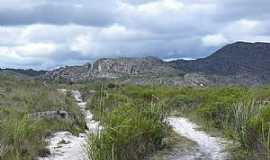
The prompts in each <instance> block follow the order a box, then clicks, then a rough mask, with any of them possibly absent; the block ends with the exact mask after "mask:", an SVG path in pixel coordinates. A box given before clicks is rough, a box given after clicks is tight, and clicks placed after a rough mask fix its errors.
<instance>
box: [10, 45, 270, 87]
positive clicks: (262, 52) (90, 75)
mask: <svg viewBox="0 0 270 160" xmlns="http://www.w3.org/2000/svg"><path fill="white" fill-rule="evenodd" d="M8 70H11V71H14V72H16V73H21V74H24V75H28V76H40V77H42V79H46V80H56V81H63V82H79V81H92V80H99V79H114V80H119V81H121V82H123V83H136V84H152V83H158V84H173V85H199V86H206V85H227V84H241V85H242V84H243V85H258V84H265V83H270V43H262V42H257V43H249V42H236V43H232V44H228V45H226V46H224V47H222V48H221V49H219V50H217V51H216V52H214V53H213V54H212V55H210V56H208V57H206V58H201V59H197V60H174V61H169V62H167V61H163V60H161V59H159V58H156V57H143V58H130V57H122V58H102V59H99V60H97V61H96V62H94V63H93V64H90V63H88V64H85V65H81V66H67V67H61V68H58V69H55V70H52V71H48V72H46V73H45V71H33V70H13V69H8ZM44 73H45V74H44Z"/></svg>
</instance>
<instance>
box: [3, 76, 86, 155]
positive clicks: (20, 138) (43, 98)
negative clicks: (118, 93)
mask: <svg viewBox="0 0 270 160" xmlns="http://www.w3.org/2000/svg"><path fill="white" fill-rule="evenodd" d="M57 110H65V111H67V112H68V113H70V115H71V117H73V118H71V119H70V120H61V119H58V120H57V119H47V118H38V119H34V118H30V117H29V116H28V115H29V114H31V113H36V112H44V111H57ZM84 126H85V122H84V120H83V116H82V115H81V113H80V111H79V109H78V107H77V106H76V104H75V103H74V102H73V97H71V95H70V94H67V95H64V94H62V93H59V92H57V91H56V90H55V89H54V88H50V87H48V86H44V85H43V84H42V83H41V82H38V81H34V80H15V79H13V78H8V77H6V76H5V77H0V159H3V160H32V159H33V158H34V157H37V156H42V155H43V156H44V155H46V154H48V150H46V149H45V147H46V145H47V144H46V142H45V138H46V137H47V136H49V135H50V134H51V133H53V132H55V131H58V130H68V131H71V132H72V133H74V134H78V133H79V132H81V131H83V130H84V128H85V127H84Z"/></svg>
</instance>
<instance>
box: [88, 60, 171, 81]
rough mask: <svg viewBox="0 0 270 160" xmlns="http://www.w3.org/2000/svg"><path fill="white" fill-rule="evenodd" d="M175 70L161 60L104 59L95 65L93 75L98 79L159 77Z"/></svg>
mask: <svg viewBox="0 0 270 160" xmlns="http://www.w3.org/2000/svg"><path fill="white" fill-rule="evenodd" d="M172 70H174V69H173V68H171V67H170V66H168V65H167V64H166V63H164V62H163V61H162V60H161V59H158V58H155V57H144V58H103V59H99V60H97V61H96V62H95V63H94V65H93V70H92V73H93V74H94V75H95V76H96V77H103V78H109V77H113V78H117V77H121V76H142V75H144V76H147V75H148V76H159V75H160V74H164V73H169V72H170V71H172Z"/></svg>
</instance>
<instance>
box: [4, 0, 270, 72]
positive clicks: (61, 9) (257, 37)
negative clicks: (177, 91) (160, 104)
mask: <svg viewBox="0 0 270 160" xmlns="http://www.w3.org/2000/svg"><path fill="white" fill-rule="evenodd" d="M0 2H1V5H0V67H16V68H30V67H32V68H35V69H52V68H55V67H58V66H63V65H72V64H82V63H86V62H91V61H93V60H95V59H97V58H100V57H120V56H129V57H135V56H137V57H138V56H157V57H160V58H199V57H205V56H207V55H209V54H211V53H212V52H213V51H214V50H216V49H217V48H219V47H221V46H223V45H225V44H227V43H232V42H235V41H251V42H254V41H264V42H270V30H269V28H270V1H269V0H256V1H255V0H0Z"/></svg>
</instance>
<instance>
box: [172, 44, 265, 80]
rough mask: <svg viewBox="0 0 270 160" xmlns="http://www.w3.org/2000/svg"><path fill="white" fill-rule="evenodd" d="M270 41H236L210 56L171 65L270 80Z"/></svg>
mask: <svg viewBox="0 0 270 160" xmlns="http://www.w3.org/2000/svg"><path fill="white" fill-rule="evenodd" d="M269 64H270V43H247V42H236V43H233V44H229V45H226V46H225V47H223V48H221V49H219V50H218V51H216V52H215V53H214V54H212V55H210V56H209V57H206V58H202V59H198V60H192V61H183V60H178V61H173V62H170V65H171V66H172V67H174V68H176V69H177V70H181V71H183V72H185V73H194V72H195V73H198V72H200V73H204V74H207V75H223V76H236V75H246V76H255V77H258V78H259V79H261V80H263V81H269V80H270V65H269Z"/></svg>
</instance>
